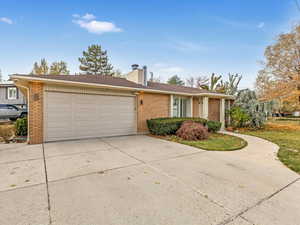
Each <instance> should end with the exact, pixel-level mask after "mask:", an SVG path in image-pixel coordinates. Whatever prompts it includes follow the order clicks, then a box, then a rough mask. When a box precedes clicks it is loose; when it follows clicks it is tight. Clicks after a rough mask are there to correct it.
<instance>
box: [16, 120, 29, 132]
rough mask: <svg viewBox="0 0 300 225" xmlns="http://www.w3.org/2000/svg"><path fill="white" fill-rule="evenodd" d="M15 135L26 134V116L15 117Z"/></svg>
mask: <svg viewBox="0 0 300 225" xmlns="http://www.w3.org/2000/svg"><path fill="white" fill-rule="evenodd" d="M15 127H16V135H17V136H26V135H27V117H23V118H19V119H17V121H16V123H15Z"/></svg>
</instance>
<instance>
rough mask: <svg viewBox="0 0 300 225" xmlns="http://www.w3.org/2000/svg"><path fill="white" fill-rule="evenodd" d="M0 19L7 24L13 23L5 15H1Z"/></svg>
mask: <svg viewBox="0 0 300 225" xmlns="http://www.w3.org/2000/svg"><path fill="white" fill-rule="evenodd" d="M0 21H1V22H3V23H7V24H13V21H12V20H11V19H9V18H7V17H1V18H0Z"/></svg>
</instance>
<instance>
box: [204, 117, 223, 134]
mask: <svg viewBox="0 0 300 225" xmlns="http://www.w3.org/2000/svg"><path fill="white" fill-rule="evenodd" d="M221 127H222V123H221V122H219V121H213V120H210V121H208V122H207V128H208V131H209V132H213V133H216V132H218V131H219V130H220V129H221Z"/></svg>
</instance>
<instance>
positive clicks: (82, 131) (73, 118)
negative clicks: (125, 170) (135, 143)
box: [44, 91, 137, 141]
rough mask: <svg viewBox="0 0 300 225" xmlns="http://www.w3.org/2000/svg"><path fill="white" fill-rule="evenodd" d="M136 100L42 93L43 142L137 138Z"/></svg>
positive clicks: (96, 95)
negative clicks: (98, 138) (130, 135)
mask: <svg viewBox="0 0 300 225" xmlns="http://www.w3.org/2000/svg"><path fill="white" fill-rule="evenodd" d="M136 124H137V123H136V97H135V96H121V95H120V96H118V95H101V94H86V93H63V92H51V91H45V93H44V141H57V140H71V139H80V138H93V137H107V136H117V135H129V134H136V132H137V131H136Z"/></svg>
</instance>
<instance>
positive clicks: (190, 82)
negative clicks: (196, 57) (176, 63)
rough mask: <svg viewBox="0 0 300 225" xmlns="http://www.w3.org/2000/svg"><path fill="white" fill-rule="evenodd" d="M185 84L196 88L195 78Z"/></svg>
mask: <svg viewBox="0 0 300 225" xmlns="http://www.w3.org/2000/svg"><path fill="white" fill-rule="evenodd" d="M185 84H186V86H188V87H194V86H195V78H194V77H189V78H187V79H186V82H185Z"/></svg>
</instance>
